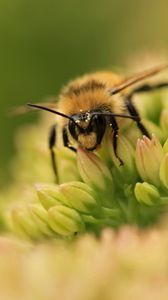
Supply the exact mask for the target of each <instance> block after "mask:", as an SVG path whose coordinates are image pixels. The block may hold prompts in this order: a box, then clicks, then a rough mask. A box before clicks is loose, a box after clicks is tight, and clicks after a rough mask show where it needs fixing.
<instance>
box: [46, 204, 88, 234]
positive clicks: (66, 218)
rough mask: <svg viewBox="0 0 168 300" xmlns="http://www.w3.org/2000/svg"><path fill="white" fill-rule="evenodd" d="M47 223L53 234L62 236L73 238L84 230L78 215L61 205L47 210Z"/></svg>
mask: <svg viewBox="0 0 168 300" xmlns="http://www.w3.org/2000/svg"><path fill="white" fill-rule="evenodd" d="M48 222H49V224H50V226H51V228H52V229H53V230H54V232H56V233H57V234H59V235H62V236H71V235H72V236H73V235H76V234H77V233H80V232H83V231H84V229H85V224H84V222H83V220H82V218H81V216H80V214H79V213H78V212H77V211H76V210H74V209H72V208H69V207H66V206H63V205H56V206H54V207H51V208H50V209H49V210H48Z"/></svg>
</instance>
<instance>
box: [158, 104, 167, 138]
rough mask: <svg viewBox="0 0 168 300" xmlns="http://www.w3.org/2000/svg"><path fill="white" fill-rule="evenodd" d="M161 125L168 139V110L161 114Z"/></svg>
mask: <svg viewBox="0 0 168 300" xmlns="http://www.w3.org/2000/svg"><path fill="white" fill-rule="evenodd" d="M160 125H161V128H162V130H163V132H164V135H165V137H167V133H168V110H167V109H164V110H163V111H162V113H161V117H160Z"/></svg>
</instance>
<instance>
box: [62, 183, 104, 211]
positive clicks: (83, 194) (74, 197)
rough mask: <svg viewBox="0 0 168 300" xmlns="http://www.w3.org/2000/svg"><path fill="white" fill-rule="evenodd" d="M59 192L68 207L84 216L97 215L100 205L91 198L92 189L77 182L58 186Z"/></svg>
mask: <svg viewBox="0 0 168 300" xmlns="http://www.w3.org/2000/svg"><path fill="white" fill-rule="evenodd" d="M60 192H61V193H62V194H63V195H64V196H65V198H66V199H67V202H68V206H69V207H72V208H74V209H76V210H78V211H79V212H82V213H86V214H91V215H94V214H98V213H100V211H101V207H100V205H99V204H98V203H97V201H96V200H95V199H94V197H93V191H92V189H91V188H90V187H89V186H88V185H87V184H85V183H83V182H79V181H73V182H68V183H64V184H61V185H60Z"/></svg>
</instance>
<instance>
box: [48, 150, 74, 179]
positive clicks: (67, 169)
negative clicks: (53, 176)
mask: <svg viewBox="0 0 168 300" xmlns="http://www.w3.org/2000/svg"><path fill="white" fill-rule="evenodd" d="M54 151H55V152H56V159H57V162H60V161H61V164H60V163H58V164H57V167H58V180H59V183H64V182H68V181H72V180H79V179H80V176H79V173H78V168H77V163H76V154H75V153H74V152H73V151H71V150H70V149H68V148H65V147H61V148H55V149H54Z"/></svg>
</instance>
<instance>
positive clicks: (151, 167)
mask: <svg viewBox="0 0 168 300" xmlns="http://www.w3.org/2000/svg"><path fill="white" fill-rule="evenodd" d="M162 158H163V149H162V146H161V144H160V142H159V141H158V139H157V138H156V137H155V136H154V135H152V139H151V140H150V139H149V138H147V137H146V136H144V137H143V139H141V140H140V139H138V141H137V147H136V154H135V161H136V166H137V169H138V172H139V175H140V176H141V178H142V180H144V181H149V182H150V183H152V184H154V185H156V186H160V178H159V168H160V163H161V160H162Z"/></svg>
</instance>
